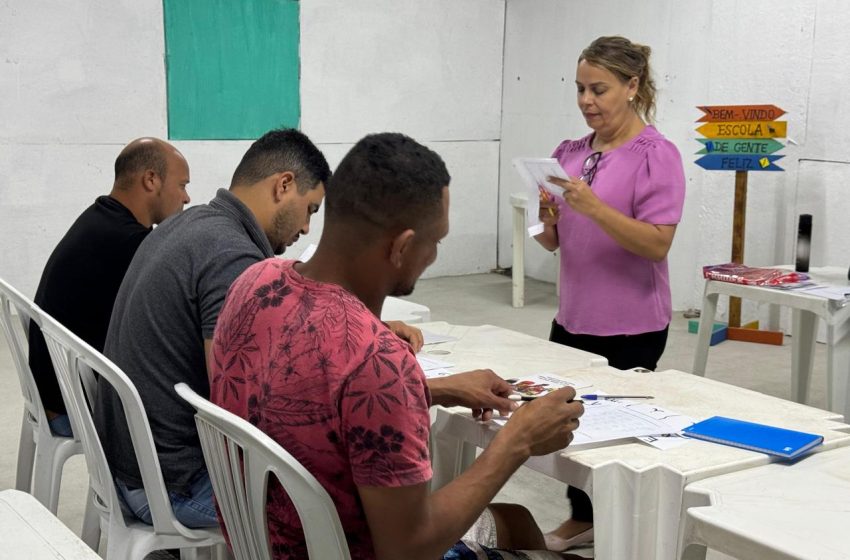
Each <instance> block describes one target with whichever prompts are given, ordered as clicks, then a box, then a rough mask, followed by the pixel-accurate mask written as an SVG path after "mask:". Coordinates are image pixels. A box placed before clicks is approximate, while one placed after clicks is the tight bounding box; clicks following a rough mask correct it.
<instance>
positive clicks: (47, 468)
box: [32, 438, 62, 515]
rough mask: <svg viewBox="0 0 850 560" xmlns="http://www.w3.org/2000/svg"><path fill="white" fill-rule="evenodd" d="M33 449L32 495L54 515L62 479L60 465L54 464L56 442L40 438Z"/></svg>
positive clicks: (55, 461)
mask: <svg viewBox="0 0 850 560" xmlns="http://www.w3.org/2000/svg"><path fill="white" fill-rule="evenodd" d="M40 439H42V440H44V441H39V442H38V446H36V449H35V467H34V474H33V481H32V495H33V496H34V497H35V498H36V499H37V500H38V501H39V502H41V503H42V504H44V507H46V508H47V509H49V510H50V513H52V514H54V515H55V514H56V509H57V507H58V506H59V486H60V483H61V479H62V464H61V463H60V464H58V465H57V464H56V463H57V462H58V461H57V457H56V451H57V449H56V440H54V439H50V438H40Z"/></svg>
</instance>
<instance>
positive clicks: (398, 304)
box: [381, 296, 431, 323]
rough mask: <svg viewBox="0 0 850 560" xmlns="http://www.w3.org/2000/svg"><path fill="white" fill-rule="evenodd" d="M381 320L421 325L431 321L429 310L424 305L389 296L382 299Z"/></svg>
mask: <svg viewBox="0 0 850 560" xmlns="http://www.w3.org/2000/svg"><path fill="white" fill-rule="evenodd" d="M381 320H382V321H404V322H405V323H422V322H427V321H430V320H431V310H430V309H429V308H428V307H427V306H425V305H422V304H419V303H413V302H412V301H407V300H404V299H400V298H397V297H392V296H390V297H387V298H386V299H384V306H383V308H382V309H381Z"/></svg>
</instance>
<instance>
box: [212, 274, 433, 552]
mask: <svg viewBox="0 0 850 560" xmlns="http://www.w3.org/2000/svg"><path fill="white" fill-rule="evenodd" d="M294 262H295V261H284V260H281V259H268V260H265V261H263V262H260V263H257V264H255V265H253V266H251V267H250V268H248V269H247V270H246V271H245V272H244V273H243V274H242V275H241V276H240V277H239V278H238V279H237V280H236V282H234V284H233V286H232V287H231V288H230V291H229V292H228V295H227V299H226V301H225V304H224V307H223V308H222V311H221V314H220V315H219V317H218V322H217V324H216V329H215V335H214V340H213V360H212V362H213V363H212V364H211V366H210V367H211V369H210V399H211V400H212V402H214V403H216V404H217V405H219V406H221V407H223V408H225V409H227V410H229V411H231V412H233V413H235V414H237V415H239V416H241V417H242V418H245V419H247V420H248V421H249V422H251V423H252V424H254V425H255V426H257V427H258V428H260V429H261V430H263V431H264V432H265V433H267V434H268V435H269V436H271V437H272V438H273V439H274V440H275V441H277V442H278V443H280V445H281V446H283V447H284V448H285V449H286V450H287V451H289V452H290V453H291V454H292V455H293V456H294V457H295V458H296V459H298V461H300V462H301V464H302V465H304V467H305V468H306V469H307V470H308V471H310V472H311V473H312V474H313V475H314V476H315V477H316V478H317V479H318V481H319V482H320V483H321V484H322V486H324V488H325V489H326V490H327V491H328V493H329V494H330V496H331V498H332V499H333V501H334V504H336V508H337V512H338V513H339V517H340V521H341V522H342V527H343V529H344V530H345V534H346V538H347V540H348V546H349V549H350V552H351V557H352V558H374V556H375V553H374V550H373V547H372V540H371V537H370V533H369V527H368V525H367V523H366V516H365V514H364V512H363V508H362V505H361V503H360V498H359V495H358V492H357V486H391V487H395V486H410V485H415V484H420V483H422V482H426V481H428V480H430V478H431V463H430V460H429V456H428V435H429V428H430V421H429V416H428V408H429V406H430V394H429V392H428V389H427V387H426V385H425V376H424V374H423V373H422V370H421V368H420V367H419V365H418V363H417V361H416V357H415V356H414V354H413V352H412V350H411V348H410V346H409V345H408V344H407V343H406V342H404V341H403V340H401V339H400V338H398V337H397V336H396V335H395V334H393V333H392V332H391V331H390V330H389V329H388V328H387V327H386V325H384V324H383V323H382V322H381V321H380V320H378V319H377V318H376V317H375V316H374V315H373V314H372V313H371V312H370V311H369V310H368V309H367V308H366V307H365V306H364V305H363V303H362V302H360V300H358V299H357V298H356V297H355V296H354V295H352V294H351V293H349V292H347V291H346V290H344V289H343V288H341V287H340V286H337V285H335V284H325V283H320V282H315V281H313V280H310V279H308V278H305V277H303V276H301V275H300V274H299V273H298V272H296V271H295V270H294V269H293V264H294ZM268 518H269V535H270V539H271V544H272V547H273V550H274V557H275V558H276V559H283V558H287V559H288V558H293V559H295V558H306V557H307V550H306V546H305V543H304V536H303V533H302V531H301V523H300V521H299V519H298V515H297V513H296V511H295V508H294V507H293V506H292V503H291V502H290V501H289V498H288V497H287V496H286V494H285V493H284V492H283V489H282V487H281V486H280V485H279V483H278V482H277V480H273V481H272V482H270V490H269V503H268Z"/></svg>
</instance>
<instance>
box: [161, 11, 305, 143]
mask: <svg viewBox="0 0 850 560" xmlns="http://www.w3.org/2000/svg"><path fill="white" fill-rule="evenodd" d="M298 9H299V3H298V1H297V0H163V14H164V18H165V61H166V62H165V64H166V75H167V83H168V137H169V138H170V139H174V140H215V139H220V140H241V139H254V138H258V137H260V136H261V135H262V134H263V133H264V132H266V131H268V130H270V129H272V128H278V127H281V126H287V127H297V126H298V122H299V119H300V115H301V99H300V95H299V92H300V88H299V56H298V53H299V42H300V30H299V23H298V14H299V11H298Z"/></svg>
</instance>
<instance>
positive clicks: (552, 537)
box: [543, 527, 593, 552]
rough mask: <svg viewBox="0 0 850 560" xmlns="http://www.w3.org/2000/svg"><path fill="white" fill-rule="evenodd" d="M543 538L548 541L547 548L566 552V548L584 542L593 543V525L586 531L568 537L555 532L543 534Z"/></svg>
mask: <svg viewBox="0 0 850 560" xmlns="http://www.w3.org/2000/svg"><path fill="white" fill-rule="evenodd" d="M543 540H544V541H546V548H547V549H549V550H551V551H553V552H564V551H565V550H569V549H571V548H575V547H577V546H580V545H583V544H590V543H592V542H593V527H591V528H590V529H587V530H586V531H582V532H581V533H579V534H577V535H574V536H572V537H570V538H568V539H565V538H563V537H559V536H558V535H556V534H554V533H545V534H544V535H543Z"/></svg>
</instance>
